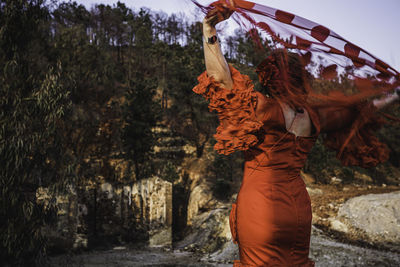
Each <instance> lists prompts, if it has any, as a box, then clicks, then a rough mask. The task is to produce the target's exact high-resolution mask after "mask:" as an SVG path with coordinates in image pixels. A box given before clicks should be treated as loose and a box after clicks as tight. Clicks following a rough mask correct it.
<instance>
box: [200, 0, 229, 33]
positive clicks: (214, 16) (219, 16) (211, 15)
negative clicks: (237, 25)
mask: <svg viewBox="0 0 400 267" xmlns="http://www.w3.org/2000/svg"><path fill="white" fill-rule="evenodd" d="M229 2H230V4H231V6H234V3H233V1H232V0H230V1H229ZM232 13H233V11H232V10H231V9H230V8H229V7H228V5H227V4H226V3H224V4H222V5H217V6H215V8H214V9H212V10H211V11H210V12H208V14H207V15H206V17H205V18H204V20H203V24H205V25H208V26H210V27H215V25H217V24H218V23H220V22H221V21H224V20H227V19H229V17H230V16H231V15H232Z"/></svg>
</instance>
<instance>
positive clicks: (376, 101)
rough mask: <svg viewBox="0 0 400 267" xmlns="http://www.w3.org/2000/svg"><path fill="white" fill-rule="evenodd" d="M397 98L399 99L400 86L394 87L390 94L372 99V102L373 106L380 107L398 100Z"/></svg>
mask: <svg viewBox="0 0 400 267" xmlns="http://www.w3.org/2000/svg"><path fill="white" fill-rule="evenodd" d="M399 99H400V87H397V88H396V89H394V92H393V93H392V94H388V95H386V96H384V97H383V98H381V99H374V100H373V103H374V105H375V107H377V108H378V109H381V108H384V107H386V106H388V105H389V104H391V103H393V102H395V101H398V100H399Z"/></svg>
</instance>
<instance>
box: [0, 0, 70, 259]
mask: <svg viewBox="0 0 400 267" xmlns="http://www.w3.org/2000/svg"><path fill="white" fill-rule="evenodd" d="M43 4H44V1H22V0H21V1H4V2H2V3H1V5H0V17H1V20H0V23H1V24H0V27H1V29H2V30H1V31H0V35H1V36H0V59H1V61H0V69H1V70H2V71H1V72H0V121H1V128H0V140H1V142H0V162H2V168H1V170H0V184H1V188H2V190H1V193H0V194H1V197H0V199H1V203H0V205H1V210H0V217H1V218H2V220H1V223H0V239H1V240H2V242H1V243H0V256H1V258H2V259H5V260H6V261H9V262H13V263H14V264H16V265H24V266H26V265H27V264H29V265H32V266H33V265H34V264H35V261H34V260H35V259H36V260H38V259H39V258H40V256H41V255H43V253H44V252H45V242H44V241H45V240H44V239H43V237H42V235H41V231H40V227H41V226H42V225H44V224H45V218H46V216H47V215H46V213H49V212H51V210H49V209H46V210H45V209H43V207H41V206H39V205H38V204H37V203H36V190H37V188H38V187H39V186H52V187H56V186H57V185H62V184H63V183H64V182H67V181H68V180H71V179H72V177H73V169H72V164H73V162H72V157H71V155H70V154H69V152H68V150H67V149H66V147H65V145H66V143H65V140H64V139H63V133H62V132H63V129H64V126H65V124H64V123H65V122H64V118H65V116H66V115H67V114H68V112H69V110H70V107H71V106H70V105H71V102H70V95H69V92H68V90H66V88H65V87H64V86H63V85H64V80H63V78H62V68H61V65H60V64H57V65H56V64H54V65H55V66H54V67H51V64H49V63H48V62H47V61H46V60H47V58H46V56H45V55H44V54H43V53H44V50H43V48H42V47H40V44H43V43H45V38H46V32H45V31H44V30H45V28H44V27H45V25H46V22H47V20H48V18H49V16H48V11H47V9H46V7H44V5H43ZM60 158H62V159H63V160H58V159H60Z"/></svg>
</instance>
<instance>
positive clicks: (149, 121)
mask: <svg viewBox="0 0 400 267" xmlns="http://www.w3.org/2000/svg"><path fill="white" fill-rule="evenodd" d="M154 94H155V82H154V80H150V79H144V78H143V77H141V76H140V75H137V76H136V77H135V79H134V80H132V81H130V86H129V89H128V91H127V94H126V104H125V105H124V106H123V115H124V123H125V126H124V128H123V134H122V140H123V143H124V150H125V151H126V153H127V156H128V158H130V159H131V160H132V161H133V162H134V167H135V174H136V179H137V180H139V179H142V178H144V177H148V176H149V175H150V173H151V168H150V167H151V165H150V159H151V152H152V148H153V146H154V144H155V137H154V133H153V131H152V128H153V127H155V126H156V123H157V118H158V115H157V110H159V106H158V105H157V103H156V102H154V101H153V97H154Z"/></svg>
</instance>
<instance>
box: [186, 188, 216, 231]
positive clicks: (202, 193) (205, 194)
mask: <svg viewBox="0 0 400 267" xmlns="http://www.w3.org/2000/svg"><path fill="white" fill-rule="evenodd" d="M215 204H216V200H215V198H214V196H213V194H212V191H211V189H210V188H209V187H208V186H207V185H206V184H205V183H202V184H199V185H197V186H196V187H195V188H194V189H193V191H192V192H191V193H190V197H189V204H188V210H187V225H192V223H193V221H194V220H193V218H194V217H195V216H196V215H198V214H199V213H201V212H204V211H207V210H211V209H212V208H213V207H214V206H215Z"/></svg>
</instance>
